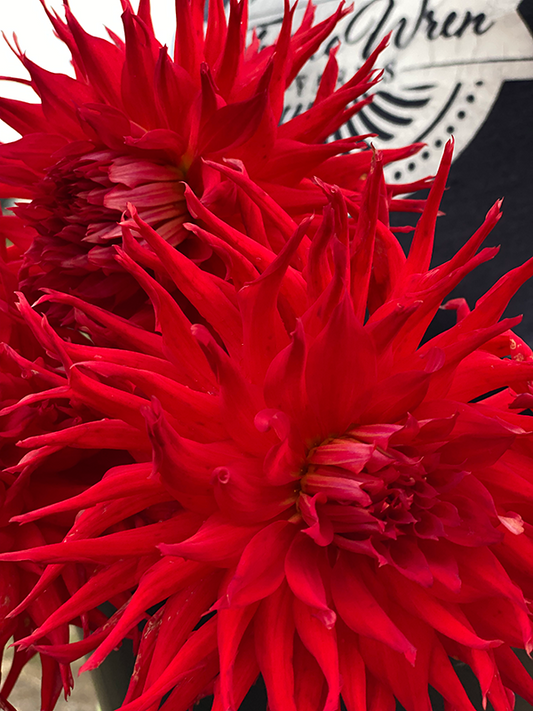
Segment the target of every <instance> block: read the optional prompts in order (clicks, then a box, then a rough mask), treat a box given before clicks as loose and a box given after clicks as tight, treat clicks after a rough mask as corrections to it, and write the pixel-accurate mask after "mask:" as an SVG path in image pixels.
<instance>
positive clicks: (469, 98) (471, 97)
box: [466, 94, 476, 104]
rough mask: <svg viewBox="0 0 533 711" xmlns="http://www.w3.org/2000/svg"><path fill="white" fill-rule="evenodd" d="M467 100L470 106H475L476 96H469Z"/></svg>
mask: <svg viewBox="0 0 533 711" xmlns="http://www.w3.org/2000/svg"><path fill="white" fill-rule="evenodd" d="M466 100H467V101H468V103H469V104H473V103H474V101H475V100H476V97H475V96H474V94H468V96H467V97H466Z"/></svg>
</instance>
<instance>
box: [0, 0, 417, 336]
mask: <svg viewBox="0 0 533 711" xmlns="http://www.w3.org/2000/svg"><path fill="white" fill-rule="evenodd" d="M42 4H43V7H44V9H45V10H46V13H47V15H48V17H49V19H50V22H51V23H52V25H53V28H54V30H55V32H56V34H57V36H58V38H59V39H60V40H61V41H62V42H63V43H64V44H65V45H66V46H67V48H68V50H69V51H70V53H71V56H72V64H73V67H74V70H75V74H76V76H75V78H72V77H69V76H66V75H63V74H54V73H51V72H48V71H46V70H44V69H43V68H41V67H39V66H38V65H37V64H35V63H34V62H32V61H31V59H30V58H29V57H27V56H26V55H25V54H24V53H23V52H22V50H21V49H19V48H18V46H17V45H15V47H14V48H13V49H14V51H15V53H16V54H17V55H18V56H19V58H20V60H21V62H22V63H23V65H24V67H25V69H26V70H27V71H28V73H29V75H30V79H29V80H15V81H21V82H23V83H27V84H28V85H29V86H30V87H31V88H32V89H33V90H34V91H35V92H36V94H37V97H38V99H39V102H40V103H37V104H33V103H31V104H30V103H25V102H21V101H16V100H13V99H6V98H0V119H3V120H4V121H6V122H7V123H8V124H9V125H10V126H12V127H13V128H14V129H15V130H16V131H18V132H19V133H20V134H21V136H22V137H21V138H20V140H18V141H15V142H12V143H8V144H5V145H2V146H0V196H1V197H7V198H13V197H18V198H25V199H26V200H29V201H28V202H27V203H25V204H22V203H21V204H19V205H18V207H17V208H16V209H15V213H16V215H17V218H18V219H17V226H18V230H17V231H18V233H19V234H20V237H19V238H18V239H17V242H23V241H26V240H27V239H28V236H29V238H30V239H31V244H30V246H29V248H27V249H25V250H24V259H23V264H22V269H21V271H20V277H19V278H20V285H21V289H22V290H23V291H24V292H25V294H26V296H27V297H28V298H29V299H30V301H34V300H35V299H37V298H38V296H39V295H40V289H42V288H46V287H49V288H55V289H60V290H61V291H64V292H69V293H72V294H75V295H77V296H81V297H82V298H83V299H84V300H87V301H90V302H92V303H94V304H97V305H100V306H104V307H106V308H108V309H110V310H112V311H115V312H116V313H119V314H120V315H122V316H125V317H126V318H130V319H134V320H135V321H136V322H138V323H141V324H143V325H145V326H150V325H153V314H152V311H151V309H150V307H149V305H148V304H147V302H146V298H145V296H144V293H143V292H142V291H141V290H139V288H138V286H137V283H136V282H135V280H133V279H132V278H131V277H130V275H129V274H128V273H127V271H125V270H124V269H122V268H121V266H120V265H119V264H118V263H117V262H116V260H115V259H114V251H113V246H114V245H116V244H119V243H120V235H121V232H120V228H119V227H118V226H117V222H118V221H119V220H120V215H121V213H122V212H123V211H124V210H125V208H126V203H127V202H128V201H131V202H133V203H134V204H135V205H136V206H137V208H138V210H139V214H140V216H141V217H142V218H143V219H144V220H145V221H146V222H147V223H148V224H150V226H152V227H154V228H155V229H157V230H158V233H159V234H160V235H161V236H162V237H164V238H165V239H166V240H167V241H168V242H169V244H171V245H172V246H174V247H177V246H179V248H180V249H181V250H182V251H183V252H184V253H185V254H187V255H188V256H189V257H190V258H191V259H194V260H195V261H198V262H206V263H208V268H209V269H210V271H216V269H217V268H220V265H217V260H216V258H214V257H213V256H212V250H211V249H210V248H209V247H207V246H206V245H205V243H203V242H202V241H198V240H197V239H196V238H195V236H194V235H193V234H191V233H190V232H189V231H187V230H186V229H185V228H184V223H185V222H187V221H189V220H190V219H191V216H190V214H189V212H188V209H187V205H186V202H185V199H184V194H183V185H182V182H183V181H184V180H185V181H186V182H187V183H188V184H189V185H190V186H192V187H193V189H194V191H195V193H196V194H197V195H198V196H200V197H202V199H203V201H204V202H205V203H206V204H207V205H209V206H210V208H211V209H212V210H213V211H214V212H215V213H216V214H218V215H219V216H222V217H225V219H227V220H228V221H229V222H231V223H232V224H233V225H234V226H236V227H239V226H244V227H245V228H246V229H247V230H248V231H249V233H250V235H251V236H252V237H253V238H254V239H257V240H258V241H260V242H263V243H266V244H269V242H270V243H272V246H273V247H274V249H276V247H277V245H279V244H280V243H281V238H280V236H279V235H277V234H276V229H275V227H273V226H272V225H270V224H268V223H267V224H266V225H263V224H262V221H261V217H260V215H259V214H258V213H257V209H256V207H255V205H254V203H253V202H250V200H249V199H247V198H246V196H243V195H242V194H241V193H240V192H239V191H238V190H236V188H235V186H234V184H232V183H231V182H230V181H227V180H225V179H224V176H223V175H221V174H220V173H219V172H217V171H214V170H211V169H209V168H208V167H207V166H206V165H205V163H204V162H203V159H204V158H209V159H221V158H232V159H238V160H240V161H242V162H243V164H244V166H245V168H246V170H247V171H248V173H249V175H250V176H251V177H252V178H253V179H254V180H255V181H256V182H258V183H259V184H260V185H261V186H262V187H263V189H265V190H266V191H267V192H268V193H269V194H270V195H272V196H273V197H274V198H275V199H276V200H277V201H278V202H279V203H280V204H281V205H282V206H283V207H284V208H286V209H287V210H288V211H289V212H290V213H291V214H292V215H293V216H296V217H297V216H303V215H305V214H308V213H311V212H313V211H314V210H315V209H316V207H317V205H318V206H319V207H321V206H322V205H323V204H324V197H323V195H322V193H321V191H320V190H319V189H318V187H317V186H316V185H315V184H314V183H312V182H311V180H310V179H311V178H312V177H313V176H314V175H318V176H320V177H322V178H323V179H324V180H331V179H332V178H331V176H333V175H334V176H335V177H334V180H335V182H336V183H337V184H339V185H341V186H342V187H343V188H344V189H345V190H347V191H348V192H349V193H350V194H352V195H353V196H354V199H355V200H357V199H359V196H360V192H361V189H362V185H363V184H364V178H365V175H366V173H367V172H368V168H369V165H370V159H371V152H370V151H369V150H367V146H366V144H365V143H364V142H362V137H360V136H355V137H354V138H349V139H346V140H339V141H333V142H331V143H325V142H324V141H325V139H326V138H327V137H328V136H329V135H330V134H332V133H333V132H334V131H335V130H336V129H337V128H339V127H340V126H341V125H342V124H343V123H344V122H345V121H346V120H347V119H348V118H349V117H350V116H352V115H353V114H354V113H355V112H357V111H358V110H359V108H360V107H361V106H362V105H364V104H365V103H368V101H370V98H368V97H367V98H361V97H362V95H363V94H365V92H367V91H368V89H370V88H371V87H372V86H373V85H374V84H375V83H376V81H377V80H378V79H379V76H380V74H379V72H377V71H375V70H374V69H373V67H374V63H375V61H376V59H377V57H378V55H379V52H380V51H381V49H383V47H384V46H385V44H386V42H384V43H382V44H381V45H380V46H379V47H378V48H377V49H376V51H374V52H373V54H372V55H371V57H369V59H368V61H367V62H366V63H365V64H364V66H363V67H361V69H360V70H359V71H357V72H356V73H355V75H354V76H353V77H352V78H351V79H350V80H349V81H348V82H347V83H345V84H344V85H343V86H341V87H339V88H336V82H337V75H338V67H337V63H336V60H335V52H332V53H331V57H330V62H329V63H328V66H327V69H326V70H325V72H324V75H323V79H322V82H321V84H320V87H319V89H318V92H317V96H316V100H315V102H314V104H313V105H312V106H311V107H310V108H309V109H308V110H307V111H304V112H303V113H302V114H301V115H299V116H297V117H295V118H293V119H292V120H291V121H288V122H287V123H285V124H283V125H278V124H279V121H280V118H281V115H282V110H283V97H284V92H285V89H286V87H287V86H288V85H289V84H290V83H291V82H292V81H293V79H294V77H295V76H296V74H297V73H298V71H299V70H300V69H301V68H302V66H303V65H304V64H305V62H306V61H307V60H308V59H309V57H310V56H311V55H312V54H313V52H315V51H316V50H317V48H318V47H319V46H320V45H321V43H322V42H323V41H324V40H325V39H326V38H327V37H328V35H330V33H331V32H332V31H333V29H334V28H335V25H336V23H337V22H338V21H339V20H340V19H341V18H342V17H343V16H344V15H345V14H346V12H347V10H346V9H343V6H342V4H341V5H340V7H339V9H338V10H337V12H335V13H334V14H333V15H332V16H331V17H329V18H327V19H326V20H324V21H322V22H320V23H318V24H314V7H313V5H312V4H311V3H310V4H309V5H308V7H307V11H306V13H305V15H304V17H303V20H302V23H301V24H300V26H299V28H298V29H297V30H296V31H295V32H294V34H292V35H291V28H292V20H293V15H294V11H295V7H296V6H294V7H293V8H292V9H289V5H288V3H287V4H286V12H285V17H284V20H283V24H282V27H281V30H280V35H279V38H278V40H277V41H276V42H275V43H274V44H273V45H269V46H266V47H261V46H260V43H259V41H258V39H257V37H254V39H253V40H252V42H251V44H249V45H248V46H245V39H246V33H247V13H248V7H247V0H240V2H239V1H238V0H232V2H231V3H230V13H229V18H228V19H226V15H225V11H224V4H223V1H222V0H210V2H209V16H208V21H207V24H206V28H205V30H204V0H179V1H178V2H177V3H176V18H177V32H176V41H175V47H174V56H173V58H171V57H170V55H169V52H168V50H167V48H166V47H164V46H162V45H161V44H160V43H159V41H158V40H157V39H156V37H155V35H154V31H153V27H152V21H151V16H150V4H149V0H142V2H140V4H139V9H138V12H137V13H135V12H134V11H133V9H132V7H131V5H130V2H129V0H122V8H123V15H122V22H123V26H124V35H125V39H124V40H121V39H120V38H118V37H117V36H116V35H114V34H112V35H111V41H108V40H105V39H102V38H99V37H94V36H92V35H90V34H88V33H87V32H86V31H85V30H84V29H83V27H82V26H81V25H80V24H79V22H78V21H77V20H76V18H75V16H74V15H73V14H72V12H71V11H70V9H69V7H68V3H65V15H66V19H65V20H62V19H61V18H60V17H59V16H58V15H57V14H55V13H53V12H52V11H50V10H48V9H47V7H46V5H45V4H44V0H43V2H42ZM419 147H420V145H415V146H411V147H408V148H406V149H401V150H390V151H387V152H386V160H389V161H390V160H394V159H397V158H402V157H407V156H408V155H411V154H412V153H413V152H415V151H416V150H418V149H419ZM356 148H357V149H361V148H363V149H365V150H358V151H357V152H355V153H351V154H348V151H351V150H352V149H356ZM343 154H344V155H343ZM422 183H423V181H422ZM406 188H409V186H395V187H394V188H392V187H389V189H388V195H389V199H390V201H391V203H392V204H393V205H395V206H396V207H397V209H418V203H417V201H410V200H402V199H394V198H395V196H396V195H398V194H399V193H402V192H405V191H406ZM267 235H268V236H267ZM48 316H49V318H51V319H53V320H54V322H55V323H60V322H61V320H64V324H65V325H72V324H73V322H74V319H75V313H73V312H72V310H70V311H69V310H67V309H65V307H64V306H63V307H61V306H59V305H55V306H53V307H51V308H50V307H49V309H48Z"/></svg>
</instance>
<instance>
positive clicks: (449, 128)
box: [446, 126, 455, 133]
mask: <svg viewBox="0 0 533 711" xmlns="http://www.w3.org/2000/svg"><path fill="white" fill-rule="evenodd" d="M454 131H455V128H454V127H453V126H446V133H453V132H454Z"/></svg>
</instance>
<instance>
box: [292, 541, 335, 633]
mask: <svg viewBox="0 0 533 711" xmlns="http://www.w3.org/2000/svg"><path fill="white" fill-rule="evenodd" d="M317 554H318V555H317ZM320 563H322V566H321V565H320ZM325 566H327V561H326V558H325V556H324V555H323V554H322V553H321V552H319V551H317V549H316V546H315V545H314V544H313V542H312V541H311V540H310V538H309V537H308V536H305V535H303V534H302V533H299V534H298V535H297V536H296V537H295V538H294V540H293V542H292V544H291V547H290V548H289V551H288V553H287V556H286V558H285V575H286V576H287V582H288V583H289V586H290V588H291V590H292V592H293V593H294V594H295V595H296V596H297V597H298V598H299V599H300V600H301V601H302V602H304V603H305V604H306V605H308V606H309V607H312V608H316V610H317V613H316V614H317V616H318V617H320V619H321V620H322V622H323V623H324V624H325V626H326V627H327V628H328V629H331V628H332V627H333V625H334V624H335V620H336V615H335V613H334V612H333V610H331V609H330V608H329V606H328V604H327V600H326V589H325V587H324V581H323V577H322V576H323V572H322V570H323V569H325ZM321 568H322V570H321Z"/></svg>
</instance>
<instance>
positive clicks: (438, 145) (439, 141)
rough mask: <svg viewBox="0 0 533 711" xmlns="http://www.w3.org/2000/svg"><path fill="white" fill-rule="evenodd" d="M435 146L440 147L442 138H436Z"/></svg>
mask: <svg viewBox="0 0 533 711" xmlns="http://www.w3.org/2000/svg"><path fill="white" fill-rule="evenodd" d="M435 146H436V147H437V148H440V147H441V146H442V140H441V139H440V138H437V140H436V141H435Z"/></svg>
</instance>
